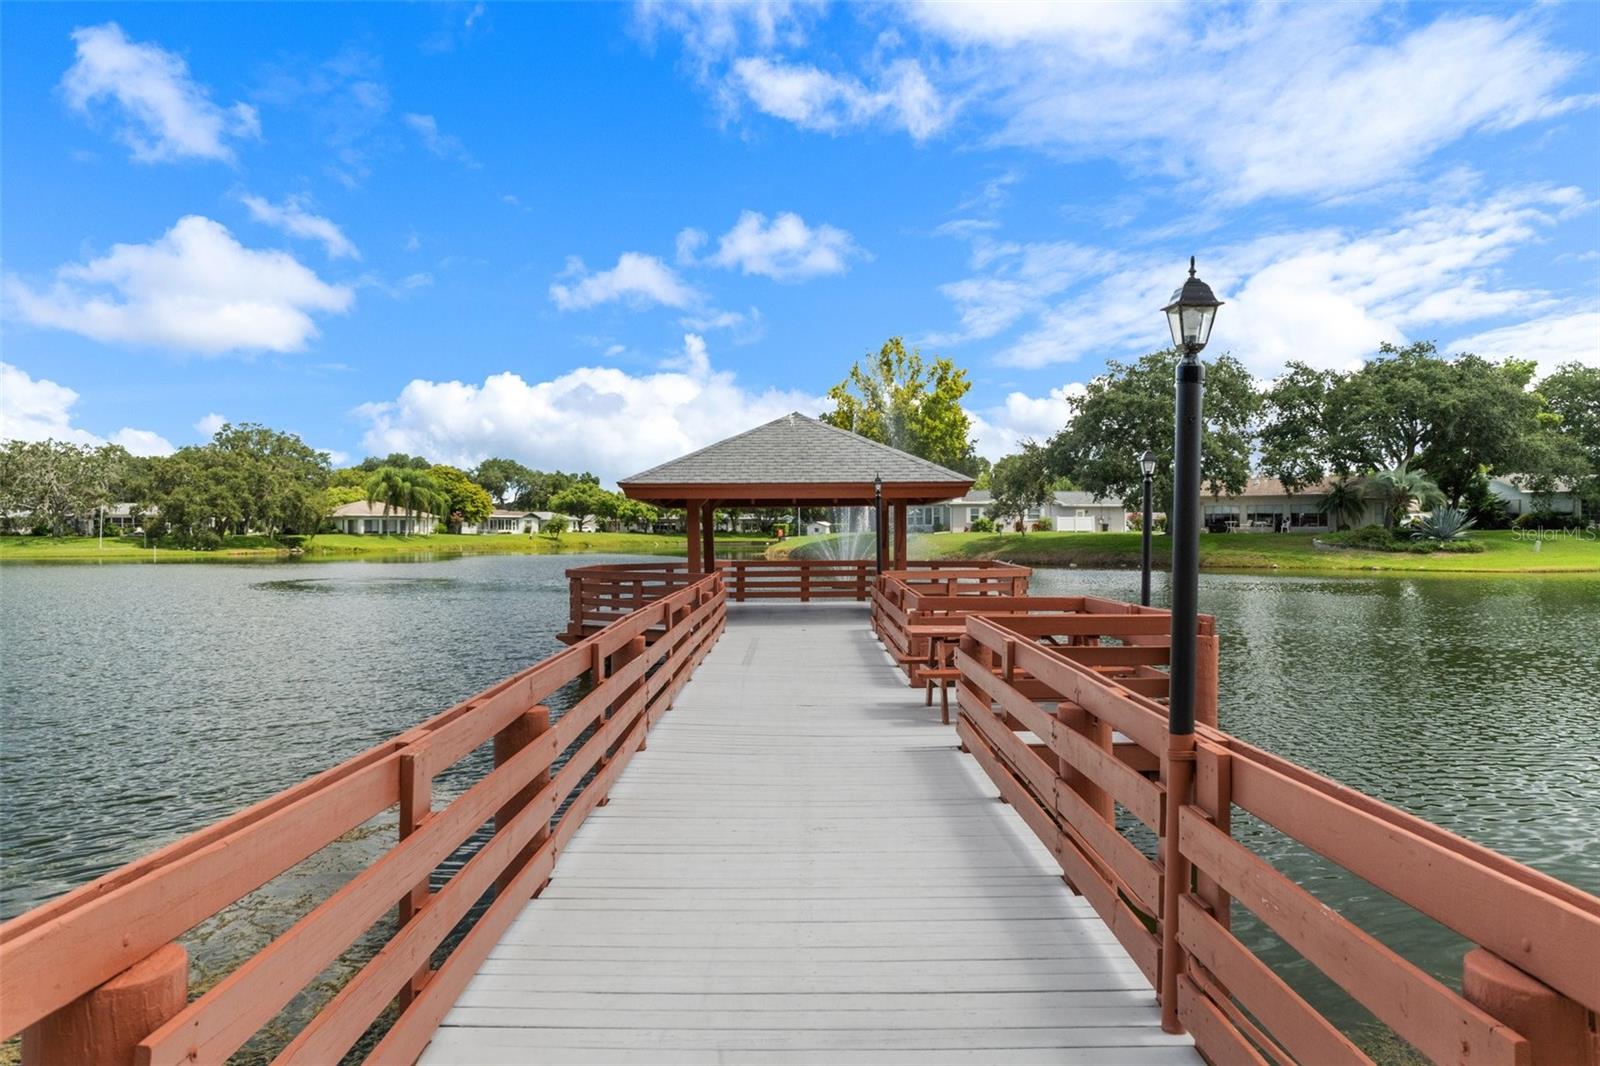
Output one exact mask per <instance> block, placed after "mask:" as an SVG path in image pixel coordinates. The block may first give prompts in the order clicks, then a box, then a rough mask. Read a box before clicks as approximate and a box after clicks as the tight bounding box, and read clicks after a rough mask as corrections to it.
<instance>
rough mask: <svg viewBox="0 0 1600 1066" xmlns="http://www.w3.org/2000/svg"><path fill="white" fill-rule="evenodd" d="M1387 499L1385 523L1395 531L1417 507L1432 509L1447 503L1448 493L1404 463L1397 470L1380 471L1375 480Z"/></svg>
mask: <svg viewBox="0 0 1600 1066" xmlns="http://www.w3.org/2000/svg"><path fill="white" fill-rule="evenodd" d="M1372 483H1373V484H1374V485H1375V486H1376V487H1377V489H1378V495H1379V496H1380V497H1381V498H1382V499H1383V503H1384V508H1385V510H1384V515H1383V524H1384V525H1385V526H1387V527H1388V528H1390V529H1393V528H1394V527H1395V526H1396V525H1397V524H1398V523H1399V521H1400V519H1401V518H1403V517H1404V516H1405V515H1407V514H1409V513H1410V511H1411V508H1412V506H1413V505H1415V506H1417V507H1420V508H1422V509H1423V510H1428V509H1429V508H1433V507H1438V506H1440V505H1442V504H1443V503H1444V502H1445V499H1444V493H1443V492H1441V491H1440V490H1439V486H1438V485H1436V484H1434V483H1433V480H1432V479H1431V478H1429V477H1428V475H1426V474H1424V473H1422V472H1421V471H1419V470H1407V469H1406V464H1404V463H1401V464H1400V465H1399V466H1397V467H1395V468H1394V469H1393V470H1380V471H1379V472H1378V473H1377V474H1376V475H1374V477H1373V479H1372Z"/></svg>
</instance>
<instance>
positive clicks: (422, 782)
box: [396, 751, 433, 1010]
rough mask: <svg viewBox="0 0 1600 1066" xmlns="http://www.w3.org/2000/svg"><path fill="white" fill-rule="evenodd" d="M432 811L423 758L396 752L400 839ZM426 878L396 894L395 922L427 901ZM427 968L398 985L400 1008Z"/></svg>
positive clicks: (424, 979) (430, 781)
mask: <svg viewBox="0 0 1600 1066" xmlns="http://www.w3.org/2000/svg"><path fill="white" fill-rule="evenodd" d="M432 813H433V777H432V775H431V774H429V773H428V765H427V760H426V758H425V757H424V756H423V753H422V752H420V751H402V752H401V753H400V839H401V840H404V839H405V838H406V837H408V836H410V835H411V834H412V833H415V832H416V831H417V830H418V829H420V828H422V824H423V823H424V822H426V821H427V820H428V817H429V816H430V815H431V814H432ZM429 891H430V886H429V884H428V878H426V877H424V878H423V879H422V880H421V881H419V882H417V883H416V884H415V885H412V886H411V889H410V891H408V892H407V893H406V894H405V895H404V896H402V897H401V898H400V906H399V914H398V915H397V917H396V926H397V927H398V926H403V925H405V924H407V923H408V922H410V921H411V920H412V919H414V918H415V917H416V916H417V912H418V911H420V910H422V908H423V907H424V906H425V905H426V904H427V902H428V893H429ZM428 976H429V971H428V967H427V966H426V965H424V966H423V967H422V968H421V969H419V970H418V971H417V972H416V973H414V974H412V975H411V979H410V980H408V981H407V982H406V983H405V986H404V987H403V988H401V989H400V997H399V999H400V1009H401V1010H405V1008H406V1007H407V1006H409V1005H410V1003H411V1001H412V1000H413V999H415V998H416V996H417V993H419V992H421V991H422V986H423V985H425V984H427V983H428Z"/></svg>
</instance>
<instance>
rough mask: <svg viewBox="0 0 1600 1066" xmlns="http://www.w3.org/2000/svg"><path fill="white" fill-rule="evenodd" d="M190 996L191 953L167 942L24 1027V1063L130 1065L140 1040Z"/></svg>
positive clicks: (47, 1065) (36, 1065)
mask: <svg viewBox="0 0 1600 1066" xmlns="http://www.w3.org/2000/svg"><path fill="white" fill-rule="evenodd" d="M188 1001H189V953H188V952H187V951H185V950H184V949H183V946H182V945H181V944H168V945H166V946H165V947H161V948H157V949H156V950H155V951H154V952H152V953H151V954H150V955H148V956H146V957H145V958H144V959H142V960H140V961H139V962H136V963H134V964H133V965H132V966H130V967H128V968H127V969H126V970H123V971H122V972H121V973H119V974H117V976H115V977H113V978H112V979H111V980H109V981H107V982H106V983H105V984H103V985H101V986H99V987H98V988H96V989H94V990H93V991H91V992H86V993H84V994H83V995H82V996H79V997H78V998H77V999H75V1000H73V1001H72V1002H71V1003H68V1004H67V1005H66V1006H65V1007H62V1008H61V1009H60V1010H58V1011H56V1012H54V1013H53V1014H50V1015H48V1016H46V1017H44V1018H41V1019H39V1021H37V1022H35V1023H34V1024H33V1025H30V1026H29V1027H28V1028H26V1029H24V1030H23V1031H22V1061H23V1062H25V1063H27V1064H28V1066H80V1064H84V1063H92V1064H94V1066H134V1061H135V1054H136V1051H135V1049H136V1048H137V1047H138V1045H139V1042H140V1041H141V1040H143V1039H144V1038H145V1037H147V1036H149V1035H150V1034H151V1033H153V1032H155V1031H156V1030H157V1029H159V1028H161V1027H162V1026H163V1025H165V1024H166V1023H167V1022H168V1021H170V1020H171V1019H172V1018H173V1017H174V1016H175V1015H176V1014H178V1012H180V1011H182V1010H183V1008H184V1007H185V1006H187V1004H188Z"/></svg>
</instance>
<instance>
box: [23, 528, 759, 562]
mask: <svg viewBox="0 0 1600 1066" xmlns="http://www.w3.org/2000/svg"><path fill="white" fill-rule="evenodd" d="M741 543H742V541H741ZM299 547H300V549H301V552H300V555H299V557H300V558H305V559H371V558H381V557H383V556H386V555H422V554H427V555H581V554H589V553H608V554H617V555H679V556H681V555H684V554H686V542H685V540H684V538H683V537H682V536H681V535H678V536H673V535H671V534H654V533H565V534H562V536H561V537H560V538H559V539H557V538H554V537H545V536H532V537H530V536H525V535H522V534H502V535H495V534H488V535H483V536H479V535H475V534H462V533H436V534H433V535H432V536H427V537H421V536H418V537H403V536H394V535H387V536H376V535H367V536H356V535H354V534H349V533H324V534H321V535H319V536H316V537H313V538H311V539H309V540H307V541H305V542H304V543H302V544H301V545H299ZM291 554H292V552H291V549H290V548H288V547H286V546H284V545H282V544H279V543H277V542H275V541H272V540H270V539H268V538H266V537H230V538H229V539H228V540H227V541H226V542H225V543H224V544H223V545H222V546H221V547H220V548H217V549H215V550H213V551H194V550H191V549H188V548H161V547H158V548H156V549H155V550H154V552H153V553H152V551H151V549H150V548H149V547H147V546H146V545H145V543H144V540H143V539H142V538H140V537H107V538H106V539H105V543H104V544H103V545H102V544H101V542H100V540H99V538H98V537H0V564H3V563H15V562H144V563H148V562H151V561H155V562H206V561H225V560H240V559H272V558H280V557H283V558H287V557H289V556H290V555H291Z"/></svg>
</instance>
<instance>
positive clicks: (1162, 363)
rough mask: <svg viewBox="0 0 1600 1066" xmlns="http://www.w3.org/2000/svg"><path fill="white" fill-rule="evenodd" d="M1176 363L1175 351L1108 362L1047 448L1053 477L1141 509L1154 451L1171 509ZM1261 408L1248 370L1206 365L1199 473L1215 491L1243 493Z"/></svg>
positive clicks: (1222, 360)
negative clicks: (1147, 455) (1144, 459)
mask: <svg viewBox="0 0 1600 1066" xmlns="http://www.w3.org/2000/svg"><path fill="white" fill-rule="evenodd" d="M1177 365H1178V354H1177V352H1175V351H1174V350H1172V349H1170V348H1169V349H1165V350H1163V351H1159V352H1152V353H1150V354H1149V355H1146V356H1143V357H1142V358H1140V359H1139V361H1138V362H1136V363H1122V362H1118V361H1116V360H1111V361H1109V362H1108V363H1107V364H1106V372H1105V373H1104V374H1102V375H1100V376H1099V377H1097V378H1094V379H1093V380H1092V381H1090V382H1089V383H1088V385H1087V386H1086V387H1085V390H1084V393H1083V395H1082V396H1077V397H1074V398H1073V399H1072V401H1071V404H1072V420H1071V421H1070V422H1069V423H1068V424H1067V426H1066V427H1065V428H1064V429H1062V430H1061V431H1060V432H1059V433H1057V434H1056V435H1055V436H1053V437H1051V438H1050V441H1049V443H1048V445H1046V456H1047V459H1046V461H1047V463H1048V465H1049V469H1050V471H1051V473H1053V474H1055V475H1057V476H1061V477H1068V478H1071V479H1072V481H1073V483H1074V484H1076V485H1078V486H1080V487H1081V488H1082V489H1083V490H1085V491H1087V492H1092V493H1094V494H1095V495H1097V496H1112V497H1118V498H1120V499H1122V500H1123V502H1124V503H1125V504H1126V505H1127V507H1128V508H1129V509H1130V510H1136V509H1137V508H1138V506H1139V497H1140V495H1141V493H1142V492H1143V484H1144V475H1143V473H1142V472H1141V471H1140V469H1139V456H1140V453H1142V452H1143V451H1144V450H1145V449H1146V448H1148V449H1150V451H1151V452H1153V453H1154V454H1155V456H1156V477H1155V485H1154V490H1155V499H1156V508H1157V509H1158V510H1163V511H1170V510H1171V508H1172V437H1173V422H1174V418H1175V411H1174V403H1173V376H1174V373H1175V371H1176V370H1177ZM1261 403H1262V399H1261V394H1260V393H1259V392H1257V391H1256V388H1255V384H1254V382H1253V381H1252V379H1251V377H1250V372H1249V371H1248V370H1246V369H1245V367H1244V364H1242V363H1240V362H1239V361H1238V360H1237V359H1234V358H1233V357H1232V356H1231V355H1222V356H1219V357H1218V358H1217V359H1216V360H1214V361H1212V362H1209V363H1207V364H1206V392H1205V407H1204V411H1205V444H1204V448H1203V450H1202V453H1201V460H1200V474H1201V479H1202V482H1203V484H1204V485H1205V486H1207V487H1208V488H1209V489H1210V490H1211V491H1212V492H1241V491H1243V490H1244V487H1245V484H1246V483H1247V482H1248V480H1249V478H1250V458H1251V452H1252V449H1253V447H1254V444H1255V422H1256V417H1257V415H1258V414H1259V413H1260V410H1261Z"/></svg>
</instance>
